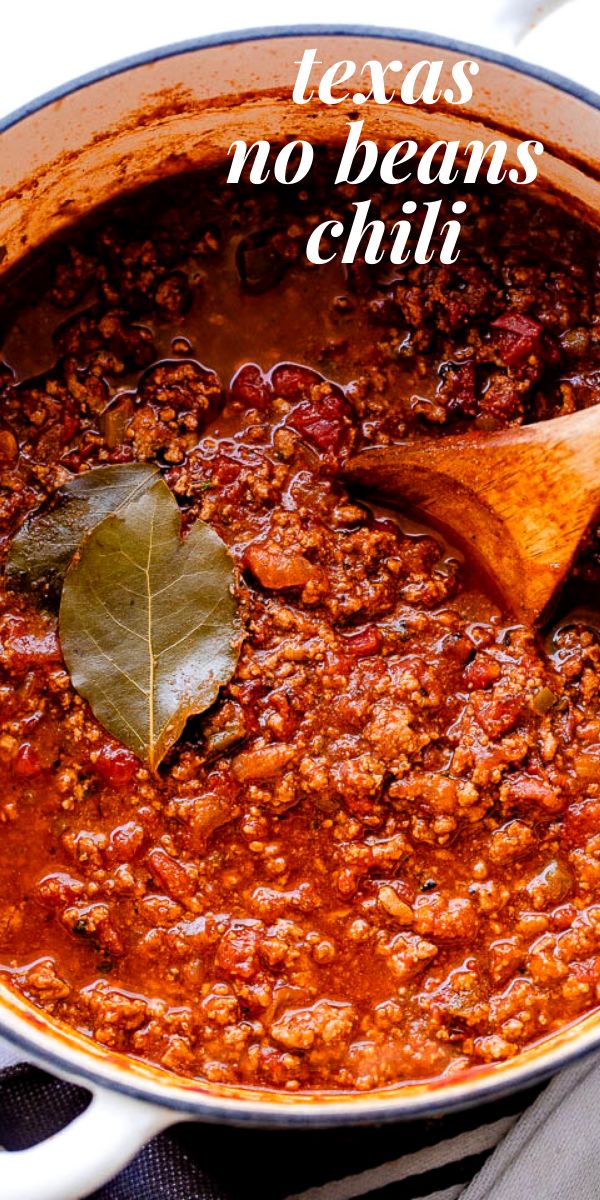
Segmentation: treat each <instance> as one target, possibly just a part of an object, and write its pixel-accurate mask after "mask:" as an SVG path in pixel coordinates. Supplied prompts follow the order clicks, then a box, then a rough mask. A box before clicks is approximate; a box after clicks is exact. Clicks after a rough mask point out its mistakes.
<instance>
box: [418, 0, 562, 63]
mask: <svg viewBox="0 0 600 1200" xmlns="http://www.w3.org/2000/svg"><path fill="white" fill-rule="evenodd" d="M567 3H569V0H454V3H453V4H450V3H449V2H448V0H422V3H421V4H420V5H419V9H418V12H417V13H415V12H414V9H413V11H412V13H411V21H412V22H414V25H415V27H418V28H419V29H421V30H423V31H425V30H427V31H428V32H430V33H440V34H444V35H446V36H447V37H452V38H455V39H457V40H459V41H463V42H471V43H473V44H475V45H481V46H489V47H490V48H491V49H494V50H503V51H506V52H511V51H512V53H513V54H514V53H515V52H517V50H518V46H519V42H520V41H521V39H522V38H523V37H524V36H525V35H526V34H527V33H529V32H530V31H531V30H532V29H533V28H534V27H535V26H536V25H539V24H540V22H542V21H543V20H544V19H545V18H546V17H547V16H549V15H550V13H552V12H554V11H555V10H556V9H559V8H562V7H563V6H564V5H565V4H567Z"/></svg>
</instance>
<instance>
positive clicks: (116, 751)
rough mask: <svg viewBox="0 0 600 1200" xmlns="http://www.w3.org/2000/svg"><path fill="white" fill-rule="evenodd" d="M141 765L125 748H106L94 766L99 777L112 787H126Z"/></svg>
mask: <svg viewBox="0 0 600 1200" xmlns="http://www.w3.org/2000/svg"><path fill="white" fill-rule="evenodd" d="M139 765H140V762H139V759H138V758H136V756H135V754H132V753H131V750H126V749H125V747H124V746H110V745H108V746H104V747H103V749H102V750H101V751H100V753H99V755H98V757H97V759H96V761H95V763H94V766H95V768H96V770H97V772H98V774H99V775H101V776H102V778H103V779H104V780H105V782H106V783H109V784H110V785H111V787H116V788H120V787H125V785H126V784H128V783H130V781H131V780H132V779H133V776H134V775H135V773H136V771H137V769H138V767H139Z"/></svg>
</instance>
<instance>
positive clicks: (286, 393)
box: [271, 363, 323, 400]
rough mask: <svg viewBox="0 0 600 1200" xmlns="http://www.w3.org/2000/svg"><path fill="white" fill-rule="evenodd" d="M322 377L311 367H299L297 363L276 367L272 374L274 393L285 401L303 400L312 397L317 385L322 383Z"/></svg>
mask: <svg viewBox="0 0 600 1200" xmlns="http://www.w3.org/2000/svg"><path fill="white" fill-rule="evenodd" d="M322 379H323V376H322V375H319V374H318V372H317V371H313V370H311V368H310V367H299V366H297V365H296V363H284V364H283V365H282V366H280V367H275V370H274V371H273V372H272V374H271V383H272V385H273V391H274V392H275V394H276V395H277V396H282V397H283V399H284V400H303V399H304V398H305V397H306V396H310V392H311V388H313V387H314V385H315V383H321V382H322Z"/></svg>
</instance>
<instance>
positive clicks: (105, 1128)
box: [0, 1088, 186, 1200]
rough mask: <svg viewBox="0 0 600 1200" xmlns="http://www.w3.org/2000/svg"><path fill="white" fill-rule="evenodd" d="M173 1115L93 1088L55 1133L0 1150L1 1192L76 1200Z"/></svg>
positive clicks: (35, 1199)
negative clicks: (21, 1147)
mask: <svg viewBox="0 0 600 1200" xmlns="http://www.w3.org/2000/svg"><path fill="white" fill-rule="evenodd" d="M175 1119H176V1118H175V1114H174V1113H173V1112H172V1110H171V1109H166V1108H160V1107H159V1106H158V1105H154V1104H146V1103H145V1102H144V1101H142V1100H135V1099H133V1098H131V1097H130V1096H124V1095H122V1094H121V1093H120V1092H109V1091H105V1090H104V1088H97V1089H94V1091H93V1095H92V1101H91V1104H90V1105H89V1107H88V1108H86V1110H85V1112H83V1113H82V1114H81V1116H79V1117H76V1119H75V1120H74V1121H72V1122H71V1124H70V1125H67V1126H66V1128H65V1129H61V1130H60V1132H59V1133H55V1134H54V1135H53V1136H52V1137H49V1138H47V1139H46V1141H45V1142H40V1144H39V1145H37V1146H32V1147H31V1148H30V1149H29V1150H4V1151H0V1197H1V1198H2V1200H80V1198H81V1197H82V1196H88V1195H89V1193H90V1192H92V1191H94V1190H95V1189H96V1188H98V1187H100V1186H101V1185H102V1184H103V1183H106V1182H107V1180H109V1179H112V1178H113V1176H114V1175H117V1174H118V1172H119V1171H120V1170H121V1169H122V1168H123V1167H125V1166H126V1165H127V1163H128V1162H130V1161H131V1159H132V1158H133V1157H134V1155H135V1154H137V1152H138V1150H141V1148H142V1146H145V1144H146V1142H149V1141H150V1139H151V1138H153V1137H154V1135H155V1134H156V1133H160V1131H161V1130H162V1129H166V1128H167V1126H168V1125H172V1124H173V1122H174V1120H175ZM177 1119H182V1120H185V1119H186V1118H185V1115H182V1116H181V1118H179V1116H177Z"/></svg>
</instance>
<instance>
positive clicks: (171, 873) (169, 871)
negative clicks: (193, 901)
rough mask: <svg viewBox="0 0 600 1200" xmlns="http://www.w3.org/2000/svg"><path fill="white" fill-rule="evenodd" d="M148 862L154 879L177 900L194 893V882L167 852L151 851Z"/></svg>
mask: <svg viewBox="0 0 600 1200" xmlns="http://www.w3.org/2000/svg"><path fill="white" fill-rule="evenodd" d="M146 861H147V863H148V867H149V868H150V873H151V875H152V878H153V879H155V880H156V882H157V883H158V884H160V886H161V887H164V889H165V891H166V892H168V893H169V895H170V896H174V897H175V899H176V900H177V899H180V898H181V897H182V896H189V895H190V893H191V892H193V890H194V888H193V884H192V880H191V878H190V876H189V875H188V873H187V871H186V869H185V867H184V866H182V864H181V863H180V862H178V861H177V859H176V858H173V857H172V855H170V854H167V853H166V851H165V850H161V849H159V848H157V849H156V850H151V851H150V854H149V855H148V858H147V860H146Z"/></svg>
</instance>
